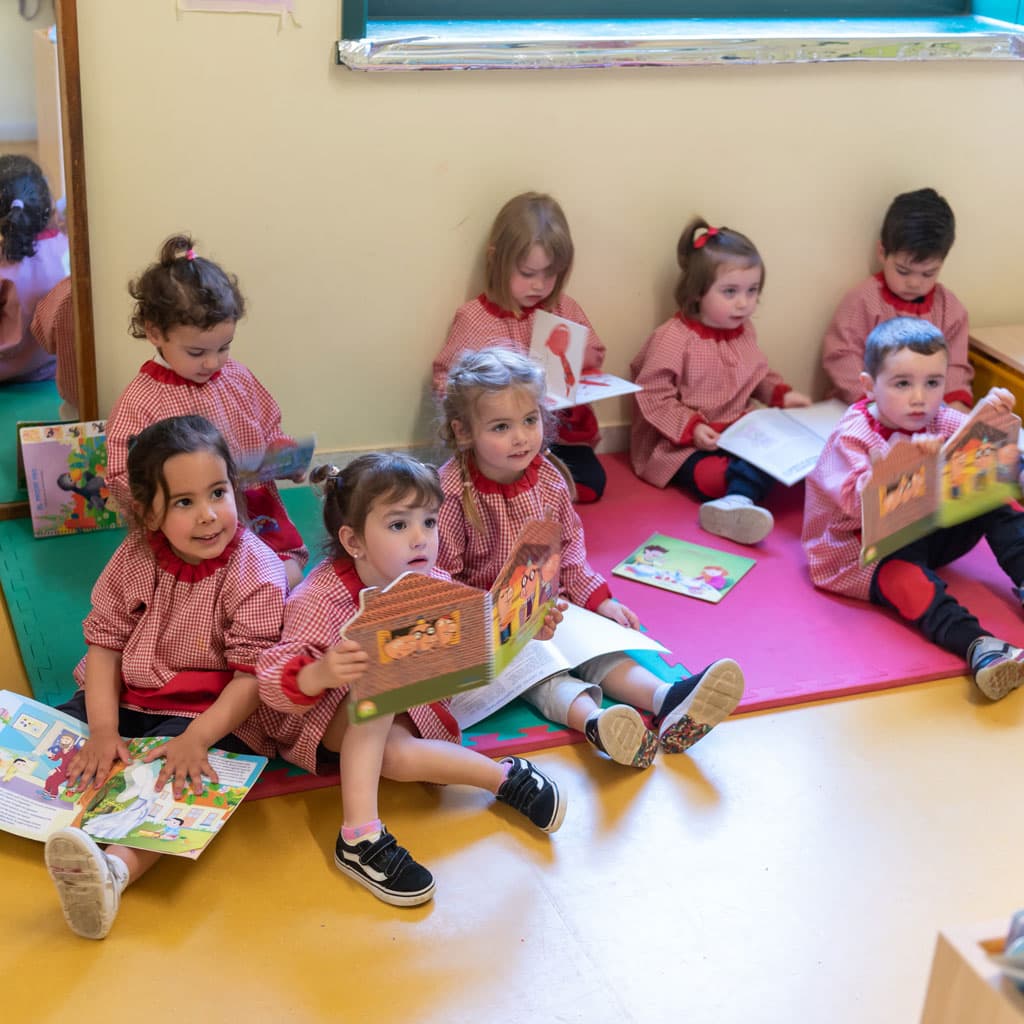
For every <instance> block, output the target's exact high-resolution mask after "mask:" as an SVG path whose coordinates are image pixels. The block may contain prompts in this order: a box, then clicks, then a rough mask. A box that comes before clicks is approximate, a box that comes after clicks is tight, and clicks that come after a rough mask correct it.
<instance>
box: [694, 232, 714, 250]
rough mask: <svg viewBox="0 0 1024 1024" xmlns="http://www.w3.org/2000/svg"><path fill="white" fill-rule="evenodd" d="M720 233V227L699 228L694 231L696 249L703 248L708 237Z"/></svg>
mask: <svg viewBox="0 0 1024 1024" xmlns="http://www.w3.org/2000/svg"><path fill="white" fill-rule="evenodd" d="M717 234H718V228H697V230H696V231H694V233H693V247H694V249H703V248H704V246H705V245H707V242H708V239H709V238H713V237H714V236H715V235H717Z"/></svg>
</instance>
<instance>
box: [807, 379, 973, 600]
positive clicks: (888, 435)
mask: <svg viewBox="0 0 1024 1024" xmlns="http://www.w3.org/2000/svg"><path fill="white" fill-rule="evenodd" d="M966 418H967V417H966V416H965V415H964V413H962V412H957V411H956V410H955V409H950V408H948V407H947V406H945V405H944V406H941V407H940V408H939V411H938V412H937V413H936V414H935V417H934V418H933V419H932V421H931V422H930V423H929V424H928V425H927V426H926V427H925V428H924V430H922V431H921V432H922V433H926V434H937V435H941V436H942V437H943V438H948V437H950V436H952V434H953V433H955V432H956V430H957V428H958V427H959V426H960V424H961V423H963V421H964V420H965V419H966ZM908 437H909V435H907V434H904V433H901V432H899V431H894V430H892V429H890V428H889V427H886V426H884V425H883V424H882V423H880V422H879V421H878V420H877V419H876V418H875V417H874V416H873V415H872V414H871V413H870V412H869V411H868V400H867V399H866V398H864V399H861V401H859V402H857V403H856V404H855V405H853V406H851V407H850V408H849V409H848V410H847V411H846V413H845V414H844V416H843V418H842V419H841V420H840V421H839V423H838V424H836V428H835V430H833V431H832V434H831V436H830V437H829V439H828V441H827V442H826V443H825V448H824V450H823V451H822V453H821V457H820V458H819V459H818V464H817V465H816V466H815V467H814V469H813V470H812V471H811V474H810V476H808V477H807V480H806V481H805V486H806V490H805V492H804V527H803V533H802V535H801V538H800V539H801V542H802V543H803V546H804V551H805V553H806V554H807V564H808V567H809V569H810V574H811V582H812V583H813V584H814V585H815V586H816V587H820V588H821V589H822V590H831V591H834V592H835V593H837V594H842V595H844V596H845V597H856V598H859V599H860V600H862V601H867V600H868V596H869V592H870V589H871V580H872V577H873V576H874V574H875V570H876V569H877V568H878V566H877V565H874V564H873V565H868V566H864V567H863V568H861V565H860V548H861V522H862V520H861V500H860V496H861V491H862V490H863V489H864V485H865V484H866V483H867V478H868V475H869V474H870V472H871V460H872V457H875V458H878V457H881V456H883V455H885V454H886V452H888V451H889V449H890V448H891V447H892V445H893V444H895V443H896V442H897V441H900V440H904V441H905V440H907V439H908Z"/></svg>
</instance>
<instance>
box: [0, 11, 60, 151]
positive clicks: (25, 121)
mask: <svg viewBox="0 0 1024 1024" xmlns="http://www.w3.org/2000/svg"><path fill="white" fill-rule="evenodd" d="M34 7H35V0H31V2H30V7H29V12H30V13H31V11H32V9H33V8H34ZM52 24H53V5H52V3H51V2H50V0H41V3H40V5H39V11H38V13H37V14H36V16H35V17H34V18H33V19H32V20H31V21H26V20H25V19H24V18H22V16H21V15H20V14H19V13H18V4H17V2H16V0H4V2H3V3H0V139H3V140H4V141H16V142H20V141H24V140H26V139H34V138H35V137H36V132H35V124H36V91H35V89H36V86H35V70H34V65H33V62H32V33H33V32H34V31H35V30H36V29H41V28H47V27H48V26H50V25H52Z"/></svg>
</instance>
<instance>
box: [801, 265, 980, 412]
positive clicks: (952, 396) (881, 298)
mask: <svg viewBox="0 0 1024 1024" xmlns="http://www.w3.org/2000/svg"><path fill="white" fill-rule="evenodd" d="M896 316H920V317H923V318H924V319H925V320H928V321H929V322H930V323H933V324H935V326H936V327H938V329H939V330H940V331H942V335H943V337H944V338H945V339H946V346H947V348H948V349H949V368H948V369H947V370H946V395H945V398H946V401H947V402H963V404H964V405H968V406H970V405H973V404H974V396H973V394H972V393H971V381H972V380H973V379H974V368H973V367H972V366H971V364H970V363H969V362H968V361H967V310H966V309H964V307H963V305H962V304H961V302H960V300H959V299H958V298H957V297H956V296H955V295H954V294H953V293H952V292H951V291H950V290H949V289H948V288H945V287H943V286H942V285H941V284H936V285H935V287H934V288H933V289H932V291H931V292H929V293H928V295H926V296H925V298H924V301H923V302H904V301H903V299H901V298H900V297H899V296H898V295H894V294H893V293H892V292H891V291H890V290H889V287H888V285H887V284H886V283H885V276H884V275H883V274H882V273H878V274H874V275H873V276H871V277H869V278H868V279H867V280H866V281H862V282H861V283H860V284H859V285H857V287H856V288H851V289H850V291H848V292H847V293H846V295H844V296H843V300H842V302H840V303H839V308H838V309H837V310H836V312H835V316H833V317H832V322H831V323H830V324H829V325H828V330H827V331H826V332H825V342H824V344H823V346H822V353H821V365H822V367H823V368H824V370H825V373H826V374H828V377H829V380H831V381H832V388H833V390H832V395H833V396H834V397H835V398H839V399H840V400H842V401H844V402H856V401H857V399H859V398H863V397H864V388H863V387H861V383H860V372H861V370H863V369H864V342H865V341H866V340H867V336H868V335H869V334H870V333H871V332H872V330H874V328H875V327H877V326H878V325H879V324H880V323H881V322H882V321H883V320H891V319H892V318H893V317H896Z"/></svg>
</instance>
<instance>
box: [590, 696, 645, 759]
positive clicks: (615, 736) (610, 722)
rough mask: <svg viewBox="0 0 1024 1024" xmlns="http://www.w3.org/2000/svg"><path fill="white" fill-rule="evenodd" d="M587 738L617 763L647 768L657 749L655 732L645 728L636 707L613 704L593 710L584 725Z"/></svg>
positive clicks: (596, 748)
mask: <svg viewBox="0 0 1024 1024" xmlns="http://www.w3.org/2000/svg"><path fill="white" fill-rule="evenodd" d="M583 734H584V736H586V737H587V742H588V743H589V744H590V745H591V746H592V747H593V748H594V749H595V750H600V751H601V752H602V753H604V754H607V755H608V756H609V757H610V758H611V759H612V760H613V761H617V762H618V763H619V764H625V765H629V766H630V767H632V768H650V766H651V764H652V763H653V762H654V755H655V754H657V752H658V736H657V734H656V733H653V732H651V730H650V729H648V728H647V724H646V723H645V722H644V720H643V717H642V716H641V714H640V712H639V711H637V709H636V708H634V707H630V706H629V705H628V704H613V705H612V706H611V707H610V708H603V709H602V710H600V711H597V712H595V713H594V714H593V715H592V716H591V717H590V718H589V719H588V720H587V723H586V725H585V726H584V729H583Z"/></svg>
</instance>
